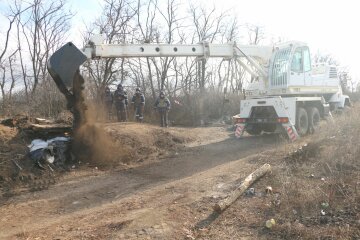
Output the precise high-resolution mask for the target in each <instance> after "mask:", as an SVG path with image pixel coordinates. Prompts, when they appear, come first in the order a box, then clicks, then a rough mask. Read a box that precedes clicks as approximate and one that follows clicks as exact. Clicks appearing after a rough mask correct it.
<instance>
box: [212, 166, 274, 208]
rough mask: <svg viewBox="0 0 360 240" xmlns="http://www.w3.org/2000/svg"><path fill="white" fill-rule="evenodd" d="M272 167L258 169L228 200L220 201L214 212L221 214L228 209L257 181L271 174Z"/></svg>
mask: <svg viewBox="0 0 360 240" xmlns="http://www.w3.org/2000/svg"><path fill="white" fill-rule="evenodd" d="M270 170H271V166H270V164H267V163H266V164H264V165H262V166H261V167H260V168H258V169H256V170H255V171H254V172H252V173H251V174H250V175H249V176H247V177H246V178H245V180H244V182H242V183H241V185H240V186H239V187H238V188H236V189H235V190H234V191H233V192H231V193H230V195H228V196H227V197H226V198H224V199H222V200H220V201H219V202H218V203H217V204H215V205H214V207H213V209H214V211H216V212H218V213H221V212H222V211H224V210H225V209H226V208H228V207H229V206H230V205H231V204H232V203H234V202H235V201H236V199H238V198H239V197H240V195H241V194H243V193H244V192H245V191H246V189H248V188H249V187H250V186H251V185H252V184H253V183H254V182H255V181H257V180H258V179H259V178H261V177H262V176H264V175H265V174H266V173H268V172H270Z"/></svg>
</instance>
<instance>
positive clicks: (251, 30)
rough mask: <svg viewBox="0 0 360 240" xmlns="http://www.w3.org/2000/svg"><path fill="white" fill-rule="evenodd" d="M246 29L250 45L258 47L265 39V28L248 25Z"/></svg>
mask: <svg viewBox="0 0 360 240" xmlns="http://www.w3.org/2000/svg"><path fill="white" fill-rule="evenodd" d="M246 28H247V30H248V36H249V43H250V44H252V45H258V44H259V43H260V42H261V41H262V40H264V39H265V31H264V27H262V26H258V25H253V24H246Z"/></svg>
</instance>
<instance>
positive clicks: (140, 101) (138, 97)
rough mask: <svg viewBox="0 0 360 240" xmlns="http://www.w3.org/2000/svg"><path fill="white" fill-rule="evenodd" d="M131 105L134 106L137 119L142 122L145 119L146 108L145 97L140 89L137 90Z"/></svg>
mask: <svg viewBox="0 0 360 240" xmlns="http://www.w3.org/2000/svg"><path fill="white" fill-rule="evenodd" d="M131 103H132V104H133V105H134V111H135V119H136V121H137V122H142V121H143V119H144V115H143V112H144V106H145V97H144V95H143V94H142V93H141V91H140V88H136V90H135V94H134V96H133V97H132V99H131Z"/></svg>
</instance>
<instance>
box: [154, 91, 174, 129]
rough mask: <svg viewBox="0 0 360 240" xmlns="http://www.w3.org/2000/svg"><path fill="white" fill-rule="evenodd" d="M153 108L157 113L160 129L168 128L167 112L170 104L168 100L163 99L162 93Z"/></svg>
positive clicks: (163, 94)
mask: <svg viewBox="0 0 360 240" xmlns="http://www.w3.org/2000/svg"><path fill="white" fill-rule="evenodd" d="M154 107H155V109H156V110H157V111H158V112H159V115H160V125H161V127H168V112H169V110H170V107H171V104H170V101H169V99H168V98H167V97H165V93H164V92H163V91H161V92H160V96H159V98H158V99H157V100H156V102H155V106H154Z"/></svg>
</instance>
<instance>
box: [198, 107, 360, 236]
mask: <svg viewBox="0 0 360 240" xmlns="http://www.w3.org/2000/svg"><path fill="white" fill-rule="evenodd" d="M359 119H360V107H359V106H355V107H354V108H352V109H351V111H350V112H348V113H346V114H341V115H337V116H335V117H334V122H333V121H330V120H329V121H328V122H327V123H325V124H323V125H322V127H321V129H320V130H318V131H317V133H316V134H315V135H312V136H308V137H305V138H302V139H301V140H300V141H298V142H297V143H295V144H285V145H279V146H278V147H277V148H276V149H273V150H270V151H268V152H265V153H263V154H261V156H258V157H255V159H253V160H251V162H250V163H253V164H254V165H256V166H259V165H261V164H263V163H265V162H268V163H270V164H271V165H272V167H273V170H272V173H271V174H269V175H267V176H265V177H264V178H262V179H261V180H260V181H258V182H257V183H255V184H254V186H253V187H254V188H255V189H256V192H257V193H259V195H257V196H254V197H250V198H249V197H246V196H242V197H241V198H240V199H239V200H238V201H236V202H235V203H234V204H233V205H232V206H231V207H230V208H229V209H227V210H226V211H225V212H224V213H222V214H221V215H220V216H219V217H218V218H217V219H216V220H215V221H214V222H213V223H212V224H211V225H210V226H208V228H207V230H208V231H207V232H202V231H200V230H199V231H197V236H198V238H199V239H360V171H359V170H360V140H359V137H358V136H360V121H359ZM269 185H270V186H272V188H273V190H274V191H273V194H271V195H267V194H265V192H264V189H265V187H266V186H269ZM322 211H323V213H324V214H322ZM271 218H274V219H275V221H276V225H275V226H274V227H273V228H272V229H271V230H269V229H267V228H266V227H265V222H266V221H267V220H269V219H271Z"/></svg>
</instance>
